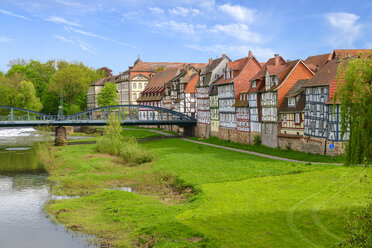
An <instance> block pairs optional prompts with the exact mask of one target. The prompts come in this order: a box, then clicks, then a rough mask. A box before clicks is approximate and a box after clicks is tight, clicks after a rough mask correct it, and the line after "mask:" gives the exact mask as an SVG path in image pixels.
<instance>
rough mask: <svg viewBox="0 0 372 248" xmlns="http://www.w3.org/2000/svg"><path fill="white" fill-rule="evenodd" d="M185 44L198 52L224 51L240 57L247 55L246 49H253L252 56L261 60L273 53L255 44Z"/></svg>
mask: <svg viewBox="0 0 372 248" xmlns="http://www.w3.org/2000/svg"><path fill="white" fill-rule="evenodd" d="M186 46H187V47H189V48H191V49H194V50H197V51H200V52H208V53H217V54H221V53H226V54H231V55H233V56H240V57H246V56H248V51H253V56H255V57H256V58H257V59H260V60H262V61H266V60H267V59H268V58H270V57H272V56H273V54H274V50H273V49H271V48H263V47H257V46H246V45H210V46H200V45H186Z"/></svg>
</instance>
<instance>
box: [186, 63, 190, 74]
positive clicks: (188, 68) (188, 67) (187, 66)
mask: <svg viewBox="0 0 372 248" xmlns="http://www.w3.org/2000/svg"><path fill="white" fill-rule="evenodd" d="M189 70H190V64H188V65H186V75H187V76H189Z"/></svg>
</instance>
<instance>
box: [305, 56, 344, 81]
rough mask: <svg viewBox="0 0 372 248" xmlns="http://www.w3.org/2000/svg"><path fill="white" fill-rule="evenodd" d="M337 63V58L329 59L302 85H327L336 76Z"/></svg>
mask: <svg viewBox="0 0 372 248" xmlns="http://www.w3.org/2000/svg"><path fill="white" fill-rule="evenodd" d="M338 64H339V61H338V60H337V59H333V60H331V61H329V62H328V63H327V64H325V66H323V67H322V68H321V69H320V70H319V71H318V72H317V73H316V74H315V75H314V77H312V78H310V79H309V80H308V81H307V82H306V83H305V84H304V87H313V86H322V85H329V83H330V82H331V81H332V80H333V79H334V78H335V77H336V74H337V66H338Z"/></svg>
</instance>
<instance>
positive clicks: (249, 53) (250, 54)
mask: <svg viewBox="0 0 372 248" xmlns="http://www.w3.org/2000/svg"><path fill="white" fill-rule="evenodd" d="M248 57H249V58H250V57H252V51H251V50H249V52H248Z"/></svg>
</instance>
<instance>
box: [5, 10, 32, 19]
mask: <svg viewBox="0 0 372 248" xmlns="http://www.w3.org/2000/svg"><path fill="white" fill-rule="evenodd" d="M0 13H1V14H3V15H7V16H12V17H16V18H21V19H24V20H29V19H28V18H27V17H24V16H21V15H17V14H14V13H12V12H9V11H6V10H3V9H0Z"/></svg>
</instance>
